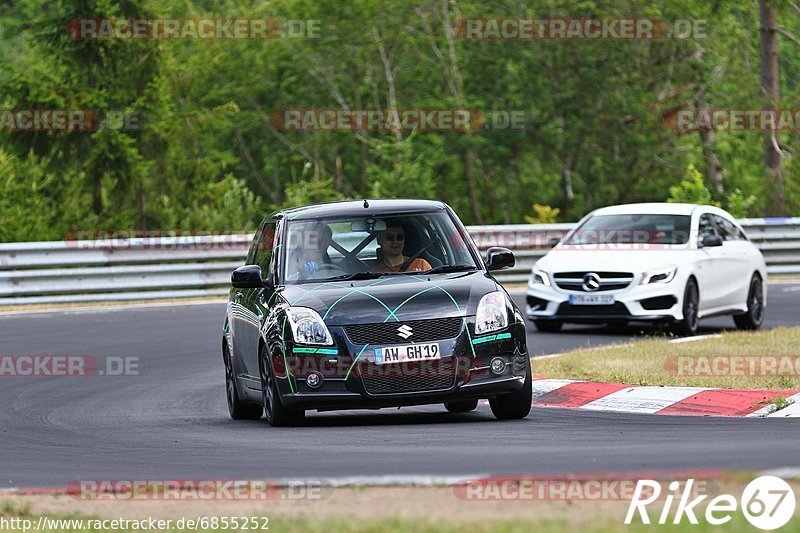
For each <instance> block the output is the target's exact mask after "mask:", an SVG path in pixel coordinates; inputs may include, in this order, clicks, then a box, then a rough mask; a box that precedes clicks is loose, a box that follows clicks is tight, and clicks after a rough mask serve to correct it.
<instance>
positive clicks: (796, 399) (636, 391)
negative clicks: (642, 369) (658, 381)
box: [533, 379, 800, 418]
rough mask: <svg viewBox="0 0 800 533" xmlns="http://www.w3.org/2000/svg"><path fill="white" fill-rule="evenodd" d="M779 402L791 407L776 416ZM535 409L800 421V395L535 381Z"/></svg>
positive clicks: (564, 381) (585, 382)
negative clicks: (779, 399) (558, 408)
mask: <svg viewBox="0 0 800 533" xmlns="http://www.w3.org/2000/svg"><path fill="white" fill-rule="evenodd" d="M777 398H783V399H785V400H786V403H788V404H789V405H788V406H786V407H784V408H782V409H780V410H776V409H777V407H776V404H775V400H776V399H777ZM533 405H534V406H536V407H571V408H576V409H583V410H586V411H613V412H621V413H648V414H659V415H693V416H739V417H743V416H747V417H768V418H793V417H800V391H798V390H747V389H714V388H703V387H649V386H630V385H623V384H620V383H601V382H595V381H574V380H570V379H534V380H533Z"/></svg>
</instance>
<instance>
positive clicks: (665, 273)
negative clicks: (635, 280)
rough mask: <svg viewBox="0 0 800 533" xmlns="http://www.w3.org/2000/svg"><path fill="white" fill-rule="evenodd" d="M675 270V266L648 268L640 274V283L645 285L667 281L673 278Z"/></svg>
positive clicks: (676, 269)
mask: <svg viewBox="0 0 800 533" xmlns="http://www.w3.org/2000/svg"><path fill="white" fill-rule="evenodd" d="M677 271H678V268H677V267H668V268H659V269H658V270H650V271H649V272H645V273H644V275H643V276H642V285H647V284H650V283H669V282H670V281H672V280H673V279H674V278H675V272H677Z"/></svg>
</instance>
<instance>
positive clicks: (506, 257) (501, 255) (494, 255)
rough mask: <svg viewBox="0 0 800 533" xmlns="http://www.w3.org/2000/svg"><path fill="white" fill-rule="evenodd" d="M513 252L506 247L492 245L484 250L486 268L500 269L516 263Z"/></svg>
mask: <svg viewBox="0 0 800 533" xmlns="http://www.w3.org/2000/svg"><path fill="white" fill-rule="evenodd" d="M516 262H517V261H516V259H514V252H512V251H511V250H509V249H508V248H501V247H499V246H492V247H491V248H489V249H488V250H487V251H486V268H488V269H489V270H502V269H504V268H510V267H513V266H514V264H515V263H516Z"/></svg>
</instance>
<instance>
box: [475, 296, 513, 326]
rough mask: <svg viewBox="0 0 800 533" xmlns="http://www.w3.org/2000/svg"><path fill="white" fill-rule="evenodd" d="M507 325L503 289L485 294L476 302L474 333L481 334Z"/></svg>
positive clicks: (506, 310)
mask: <svg viewBox="0 0 800 533" xmlns="http://www.w3.org/2000/svg"><path fill="white" fill-rule="evenodd" d="M506 327H508V309H507V301H506V295H505V293H504V292H503V291H495V292H490V293H489V294H486V295H484V296H483V298H481V301H480V302H479V303H478V312H477V313H476V315H475V334H476V335H482V334H484V333H490V332H492V331H497V330H500V329H503V328H506Z"/></svg>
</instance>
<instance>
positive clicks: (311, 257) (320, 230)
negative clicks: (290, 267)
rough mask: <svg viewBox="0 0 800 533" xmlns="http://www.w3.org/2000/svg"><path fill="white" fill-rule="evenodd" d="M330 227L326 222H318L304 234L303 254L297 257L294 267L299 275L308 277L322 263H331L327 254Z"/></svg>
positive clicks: (330, 233) (330, 234) (318, 268)
mask: <svg viewBox="0 0 800 533" xmlns="http://www.w3.org/2000/svg"><path fill="white" fill-rule="evenodd" d="M332 233H333V232H332V231H331V228H330V227H329V226H328V225H327V224H323V223H322V222H318V223H316V224H314V225H313V226H312V227H311V228H310V229H309V230H308V231H307V233H306V234H305V236H304V239H303V245H302V246H303V255H302V257H298V259H297V264H296V268H297V271H298V273H299V274H300V276H302V277H305V278H307V277H309V276H312V275H313V274H314V273H315V272H317V271H318V270H320V268H321V267H322V265H332V264H333V262H332V261H331V258H330V256H329V255H328V247H329V246H330V244H331V237H332Z"/></svg>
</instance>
